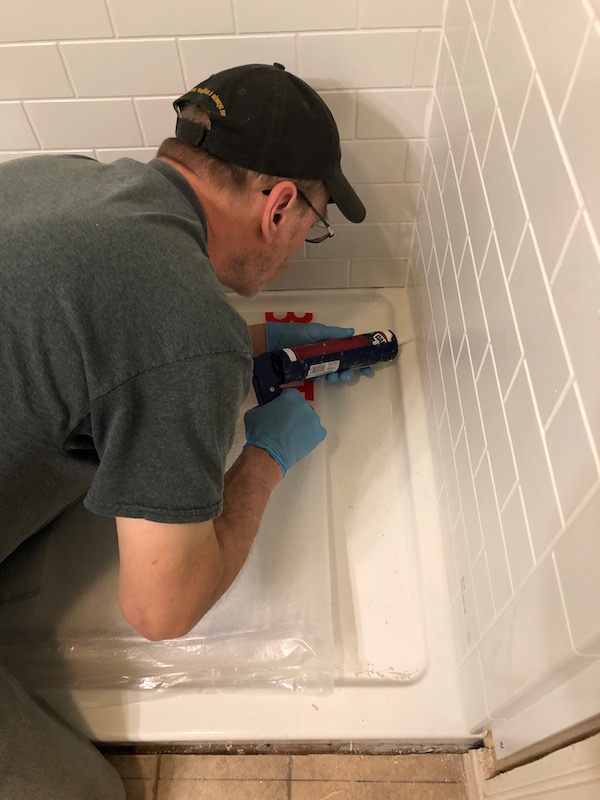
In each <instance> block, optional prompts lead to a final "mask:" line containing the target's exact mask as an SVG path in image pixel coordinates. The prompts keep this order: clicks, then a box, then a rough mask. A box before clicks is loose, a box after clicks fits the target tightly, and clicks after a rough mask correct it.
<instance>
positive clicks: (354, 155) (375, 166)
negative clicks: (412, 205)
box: [342, 139, 408, 183]
mask: <svg viewBox="0 0 600 800" xmlns="http://www.w3.org/2000/svg"><path fill="white" fill-rule="evenodd" d="M407 152H408V142H407V141H406V140H400V139H396V140H387V141H382V140H373V141H367V140H363V141H354V142H343V143H342V169H343V170H344V175H345V176H346V177H347V178H348V180H349V181H350V182H351V183H402V181H403V180H404V169H405V167H406V155H407Z"/></svg>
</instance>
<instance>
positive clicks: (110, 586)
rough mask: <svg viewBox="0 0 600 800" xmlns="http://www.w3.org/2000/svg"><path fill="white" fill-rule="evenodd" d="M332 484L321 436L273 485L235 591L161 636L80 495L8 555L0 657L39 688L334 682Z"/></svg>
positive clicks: (110, 538)
mask: <svg viewBox="0 0 600 800" xmlns="http://www.w3.org/2000/svg"><path fill="white" fill-rule="evenodd" d="M253 404H254V398H253V397H252V399H251V400H250V399H249V401H247V404H246V406H245V407H244V408H243V409H242V412H241V414H240V419H239V421H238V427H237V431H236V439H235V443H234V446H233V448H232V451H231V454H230V456H229V461H228V463H229V464H231V463H233V461H234V460H235V458H237V455H238V454H239V452H240V451H241V448H242V446H243V443H244V433H243V422H242V419H243V413H244V411H245V410H246V408H247V407H250V406H251V405H253ZM326 487H327V480H326V471H325V453H324V448H323V447H321V448H317V450H316V451H314V452H313V453H312V454H311V455H310V456H308V458H306V459H304V460H303V461H302V462H300V463H299V464H297V465H296V466H294V468H293V469H292V470H291V471H290V472H289V473H288V475H287V476H286V478H285V480H284V481H282V482H281V483H280V484H279V486H278V487H277V488H276V490H275V492H274V493H273V495H272V497H271V501H270V504H269V507H268V509H267V511H266V513H265V516H264V519H263V522H262V525H261V528H260V531H259V533H258V536H257V538H256V540H255V542H254V545H253V548H252V550H251V552H250V555H249V558H248V560H247V562H246V564H245V566H244V568H243V569H242V571H241V573H240V574H239V576H238V578H237V580H236V581H235V582H234V583H233V585H232V586H231V587H230V589H229V590H228V592H227V593H226V594H225V595H224V596H223V597H222V598H221V599H220V600H219V602H218V603H217V604H216V605H215V606H214V607H213V608H212V609H211V610H210V611H209V612H208V614H207V615H206V616H205V617H204V618H203V619H202V620H201V621H200V623H199V624H198V625H197V626H196V627H195V628H194V629H193V630H192V631H191V632H190V633H189V634H187V635H186V636H184V637H182V638H181V639H174V640H169V641H165V642H149V641H147V640H145V639H143V638H142V637H141V636H139V635H138V634H137V633H136V632H135V631H133V630H132V628H130V626H129V625H128V624H127V623H126V622H125V620H124V619H123V618H122V616H121V614H120V612H119V609H118V604H117V580H118V550H117V541H116V533H115V526H114V521H113V520H112V519H107V518H103V517H98V516H95V515H93V514H90V513H89V512H88V511H86V510H85V509H84V508H83V505H82V504H77V505H75V506H74V507H72V508H71V509H69V510H68V511H67V512H65V513H64V514H63V515H62V516H61V517H60V518H59V519H58V520H56V521H55V522H54V523H52V525H50V526H49V527H48V528H47V529H46V530H45V531H43V532H42V533H40V534H38V535H36V536H34V537H32V538H31V539H30V540H29V541H27V542H25V543H24V545H22V546H21V548H19V550H18V551H16V553H14V554H13V555H12V556H11V557H10V558H9V559H7V560H6V561H5V562H3V563H2V564H0V661H1V662H2V663H3V664H4V665H5V666H6V667H7V669H9V670H10V671H11V672H12V673H13V674H14V675H15V676H16V677H17V678H19V679H20V680H21V681H23V683H24V684H25V685H27V686H28V687H29V688H32V689H38V690H44V689H65V688H66V689H70V688H86V689H98V688H103V689H147V690H172V689H173V687H180V688H184V687H186V688H191V689H197V690H227V689H232V688H250V687H263V688H270V687H277V688H282V689H287V690H295V691H305V692H308V693H326V692H328V691H331V689H332V685H333V673H334V667H335V647H334V639H333V624H332V605H331V581H330V553H329V535H328V508H327V488H326Z"/></svg>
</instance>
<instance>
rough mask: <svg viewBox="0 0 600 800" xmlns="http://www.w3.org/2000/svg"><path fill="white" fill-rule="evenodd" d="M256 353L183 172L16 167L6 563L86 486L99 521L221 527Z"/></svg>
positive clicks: (7, 276)
mask: <svg viewBox="0 0 600 800" xmlns="http://www.w3.org/2000/svg"><path fill="white" fill-rule="evenodd" d="M250 351H251V346H250V339H249V335H248V329H247V327H246V325H245V323H244V321H243V319H242V318H241V317H240V316H239V315H238V314H237V312H235V311H234V309H233V308H232V307H231V305H230V304H229V302H228V300H227V297H226V295H225V293H224V292H223V290H222V288H221V286H220V285H219V283H218V282H217V280H216V278H215V275H214V272H213V269H212V266H211V263H210V261H209V258H208V252H207V249H206V223H205V219H204V214H203V211H202V208H201V206H200V204H199V202H198V200H197V198H196V196H195V194H194V193H193V191H192V189H191V187H190V186H189V184H188V183H187V181H185V179H184V178H183V177H182V176H181V175H180V174H179V173H178V172H177V171H176V170H174V169H173V168H171V167H170V166H169V165H167V164H165V163H164V162H162V161H158V160H155V161H152V162H151V163H150V164H139V163H137V162H135V161H132V160H130V159H121V160H119V161H117V162H115V163H113V164H108V165H107V164H100V163H98V162H96V161H94V160H93V159H89V158H85V157H82V156H35V157H33V158H28V159H20V160H16V161H12V162H8V163H7V164H4V165H2V166H1V167H0V380H1V384H0V560H1V559H3V558H4V557H5V556H7V555H8V554H9V553H10V552H11V551H12V550H13V549H14V548H15V547H16V546H17V545H18V544H19V543H20V542H21V541H23V540H24V539H25V538H27V536H29V535H30V534H31V533H33V532H34V531H36V530H38V529H39V528H40V527H42V526H43V525H44V524H45V523H46V522H48V521H49V520H50V519H52V518H53V517H54V516H56V514H58V513H59V512H60V511H61V510H62V509H63V508H65V507H66V506H68V505H70V504H71V503H72V502H74V501H75V500H76V499H77V498H78V497H81V496H82V495H83V494H85V493H86V492H87V496H86V498H85V501H84V502H85V505H86V506H87V508H88V509H89V510H91V511H93V512H95V513H98V514H102V515H108V516H126V517H144V518H146V519H149V520H154V521H159V522H182V523H183V522H198V521H203V520H207V519H212V518H214V517H216V516H218V515H219V514H220V512H221V508H222V493H223V472H224V465H225V459H226V456H227V453H228V451H229V449H230V447H231V443H232V439H233V434H234V429H235V421H236V418H237V414H238V411H239V407H240V405H241V403H242V402H243V400H244V399H245V397H246V395H247V392H248V390H249V385H250V377H251V363H252V362H251V355H250ZM88 490H89V491H88Z"/></svg>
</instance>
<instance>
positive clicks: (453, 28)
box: [444, 0, 471, 75]
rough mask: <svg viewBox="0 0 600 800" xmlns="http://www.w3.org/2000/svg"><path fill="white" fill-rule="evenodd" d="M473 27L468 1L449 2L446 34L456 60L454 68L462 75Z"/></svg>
mask: <svg viewBox="0 0 600 800" xmlns="http://www.w3.org/2000/svg"><path fill="white" fill-rule="evenodd" d="M470 27H471V12H470V10H469V6H468V5H467V0H448V7H447V9H446V20H445V22H444V33H445V35H446V40H447V42H448V47H449V48H450V53H451V54H452V58H453V59H454V66H455V67H456V71H457V73H458V74H459V75H460V74H461V70H462V65H463V62H464V59H465V50H466V48H467V39H468V37H469V28H470Z"/></svg>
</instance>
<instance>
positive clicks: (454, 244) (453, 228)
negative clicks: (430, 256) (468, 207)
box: [442, 155, 467, 262]
mask: <svg viewBox="0 0 600 800" xmlns="http://www.w3.org/2000/svg"><path fill="white" fill-rule="evenodd" d="M442 201H443V203H444V208H445V209H446V221H447V222H448V233H449V234H450V246H451V248H452V253H453V254H454V260H455V261H456V262H460V259H461V257H462V253H463V249H464V246H465V241H466V238H467V225H466V222H465V214H464V211H463V206H462V201H461V197H460V191H459V189H458V179H457V177H456V172H455V169H454V159H453V158H452V155H451V156H450V161H449V162H448V169H447V170H446V180H445V181H444V191H443V193H442Z"/></svg>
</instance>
